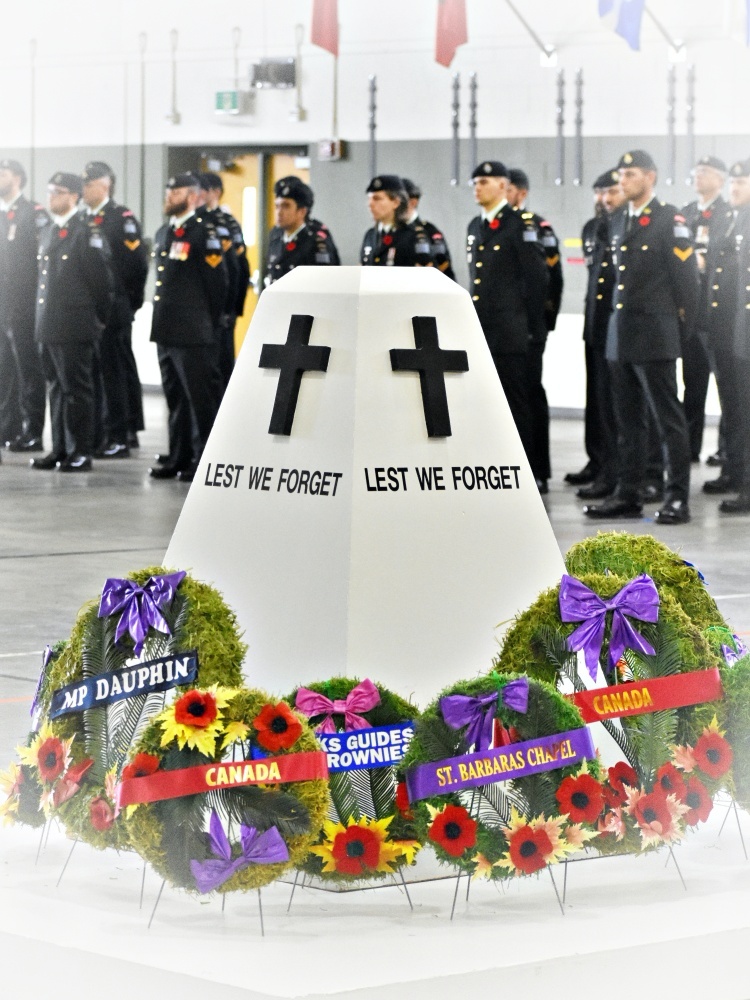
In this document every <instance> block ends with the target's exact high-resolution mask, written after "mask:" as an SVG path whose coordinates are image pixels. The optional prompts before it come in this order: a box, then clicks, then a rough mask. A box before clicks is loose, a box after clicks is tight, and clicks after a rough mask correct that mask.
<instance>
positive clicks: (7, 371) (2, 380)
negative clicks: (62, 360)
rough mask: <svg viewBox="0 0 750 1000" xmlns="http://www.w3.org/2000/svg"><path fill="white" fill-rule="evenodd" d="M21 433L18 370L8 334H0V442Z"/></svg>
mask: <svg viewBox="0 0 750 1000" xmlns="http://www.w3.org/2000/svg"><path fill="white" fill-rule="evenodd" d="M20 433H21V405H20V401H19V398H18V368H17V366H16V360H15V358H14V356H13V345H12V344H11V342H10V334H8V333H3V332H0V441H3V442H5V441H12V440H13V438H15V437H18V435H19V434H20Z"/></svg>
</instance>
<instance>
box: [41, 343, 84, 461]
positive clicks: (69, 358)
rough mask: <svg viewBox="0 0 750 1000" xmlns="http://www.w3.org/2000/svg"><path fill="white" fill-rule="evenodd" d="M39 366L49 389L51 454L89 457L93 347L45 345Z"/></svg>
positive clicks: (60, 456)
mask: <svg viewBox="0 0 750 1000" xmlns="http://www.w3.org/2000/svg"><path fill="white" fill-rule="evenodd" d="M42 364H43V366H44V375H45V378H46V379H47V385H48V387H49V409H50V420H51V422H52V452H53V453H54V454H55V455H57V457H58V459H62V458H64V457H65V456H66V455H69V456H70V455H90V454H91V452H92V450H93V443H94V383H93V366H94V344H93V342H92V341H75V342H74V343H70V344H44V345H43V346H42Z"/></svg>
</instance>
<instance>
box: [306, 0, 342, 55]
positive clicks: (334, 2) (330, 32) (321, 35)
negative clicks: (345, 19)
mask: <svg viewBox="0 0 750 1000" xmlns="http://www.w3.org/2000/svg"><path fill="white" fill-rule="evenodd" d="M338 7H339V4H338V0H313V10H312V26H311V28H310V41H311V42H312V44H313V45H319V46H320V47H321V49H327V50H328V51H329V52H331V53H332V54H333V55H334V56H338V54H339V10H338Z"/></svg>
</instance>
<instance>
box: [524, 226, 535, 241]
mask: <svg viewBox="0 0 750 1000" xmlns="http://www.w3.org/2000/svg"><path fill="white" fill-rule="evenodd" d="M523 238H524V242H525V243H536V242H537V238H536V230H535V229H524V231H523Z"/></svg>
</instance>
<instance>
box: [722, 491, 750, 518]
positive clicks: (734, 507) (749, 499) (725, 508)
mask: <svg viewBox="0 0 750 1000" xmlns="http://www.w3.org/2000/svg"><path fill="white" fill-rule="evenodd" d="M719 510H720V511H721V513H722V514H750V493H740V495H739V496H738V497H735V498H734V499H733V500H722V501H721V503H720V504H719Z"/></svg>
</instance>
